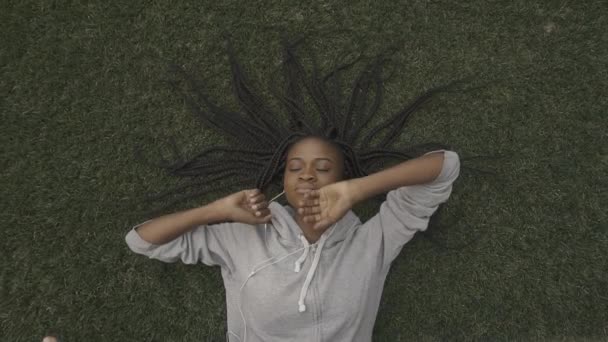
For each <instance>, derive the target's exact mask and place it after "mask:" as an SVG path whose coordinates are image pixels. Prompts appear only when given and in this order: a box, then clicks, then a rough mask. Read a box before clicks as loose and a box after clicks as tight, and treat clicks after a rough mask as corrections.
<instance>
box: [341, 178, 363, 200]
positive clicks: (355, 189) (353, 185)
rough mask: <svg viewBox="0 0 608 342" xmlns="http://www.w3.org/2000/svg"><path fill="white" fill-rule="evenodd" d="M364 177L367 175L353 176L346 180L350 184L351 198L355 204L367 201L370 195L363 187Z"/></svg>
mask: <svg viewBox="0 0 608 342" xmlns="http://www.w3.org/2000/svg"><path fill="white" fill-rule="evenodd" d="M363 178H365V177H361V178H353V179H349V180H348V181H346V182H347V184H348V189H349V193H350V198H351V201H352V205H353V206H354V205H356V204H358V203H359V202H363V201H365V200H366V199H367V197H368V196H367V195H366V194H365V190H364V187H363V185H364V181H363Z"/></svg>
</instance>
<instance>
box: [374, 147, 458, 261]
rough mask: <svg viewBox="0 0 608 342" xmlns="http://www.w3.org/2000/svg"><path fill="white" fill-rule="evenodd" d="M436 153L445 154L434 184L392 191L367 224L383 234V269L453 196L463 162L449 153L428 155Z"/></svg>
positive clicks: (447, 151)
mask: <svg viewBox="0 0 608 342" xmlns="http://www.w3.org/2000/svg"><path fill="white" fill-rule="evenodd" d="M437 152H444V158H443V166H442V169H441V172H440V173H439V175H438V176H437V178H436V179H435V180H434V181H433V182H431V183H427V184H420V185H412V186H403V187H400V188H398V189H395V190H392V191H390V192H389V193H388V194H387V197H386V201H384V202H383V203H382V205H381V206H380V211H379V213H378V214H376V215H375V216H374V217H372V218H371V219H370V220H369V222H368V223H369V224H370V225H371V227H373V229H380V230H381V233H382V245H383V260H382V265H383V268H385V269H388V267H389V266H390V264H391V263H392V262H393V260H395V258H396V257H397V255H399V253H400V252H401V249H402V248H403V245H405V244H406V243H407V242H408V241H410V240H411V239H412V237H413V236H414V234H415V233H416V232H418V231H424V230H425V229H426V228H427V226H428V223H429V219H430V217H431V215H432V214H433V213H434V212H435V211H436V210H437V207H438V206H439V204H441V203H443V202H445V201H447V200H448V198H449V197H450V194H451V193H452V183H453V182H454V181H455V180H456V178H458V175H459V173H460V159H459V157H458V154H457V153H456V152H453V151H449V150H437V151H432V152H429V153H426V154H430V153H437ZM426 154H425V155H426Z"/></svg>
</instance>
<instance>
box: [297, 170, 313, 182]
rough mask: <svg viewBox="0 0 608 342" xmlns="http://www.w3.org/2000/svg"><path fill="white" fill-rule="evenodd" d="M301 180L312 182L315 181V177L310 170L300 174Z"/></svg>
mask: <svg viewBox="0 0 608 342" xmlns="http://www.w3.org/2000/svg"><path fill="white" fill-rule="evenodd" d="M300 179H301V180H304V181H311V180H314V179H315V175H314V174H313V173H312V172H311V171H310V170H309V169H305V170H304V171H303V172H302V173H301V174H300Z"/></svg>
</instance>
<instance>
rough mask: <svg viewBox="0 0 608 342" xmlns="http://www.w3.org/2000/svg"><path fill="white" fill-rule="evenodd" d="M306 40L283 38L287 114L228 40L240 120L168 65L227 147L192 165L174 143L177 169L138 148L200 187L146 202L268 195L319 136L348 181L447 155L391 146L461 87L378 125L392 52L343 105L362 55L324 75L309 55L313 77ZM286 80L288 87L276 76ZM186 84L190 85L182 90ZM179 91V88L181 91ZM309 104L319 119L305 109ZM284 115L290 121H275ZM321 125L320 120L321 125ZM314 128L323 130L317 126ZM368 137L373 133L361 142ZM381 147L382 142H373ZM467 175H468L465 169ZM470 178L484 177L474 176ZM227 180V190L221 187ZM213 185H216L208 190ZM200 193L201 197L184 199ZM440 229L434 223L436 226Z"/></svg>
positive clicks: (280, 90) (276, 86) (369, 69)
mask: <svg viewBox="0 0 608 342" xmlns="http://www.w3.org/2000/svg"><path fill="white" fill-rule="evenodd" d="M307 39H308V37H306V36H304V37H300V38H298V39H296V40H293V41H289V40H288V39H286V38H283V39H282V41H281V45H282V56H283V57H282V58H283V60H282V63H281V65H280V66H279V68H278V69H277V70H278V71H280V73H279V72H273V73H271V80H270V81H271V82H270V83H269V84H268V86H269V89H270V90H271V93H272V95H273V96H274V97H275V98H276V99H277V100H278V103H279V105H280V106H282V107H283V109H282V110H281V111H277V110H271V109H270V106H269V105H268V104H266V102H265V101H264V100H263V98H262V97H261V96H260V95H258V94H257V93H256V92H255V91H254V90H253V88H252V87H251V85H250V82H249V81H248V79H247V77H246V74H245V71H244V70H243V69H242V67H241V64H240V63H239V61H238V58H237V57H236V52H235V51H234V48H233V46H232V44H231V42H230V40H229V39H227V44H226V49H227V54H228V56H229V63H230V70H231V74H232V85H233V90H234V95H235V97H236V99H237V101H238V103H239V105H240V108H241V110H242V112H235V111H231V110H227V109H225V108H223V107H221V106H220V105H217V104H215V103H214V102H213V101H211V99H210V98H209V97H208V95H207V93H206V90H205V87H204V86H203V85H202V83H201V82H199V81H198V80H197V79H195V77H194V76H193V75H191V74H190V73H189V72H187V71H186V70H185V69H183V68H182V67H179V66H177V65H175V64H172V65H170V69H169V71H170V73H171V74H172V75H173V76H175V77H176V78H177V79H175V80H171V81H169V82H168V83H169V85H170V86H171V88H172V89H173V90H174V91H175V92H177V93H179V94H180V95H181V96H183V98H184V100H185V101H186V104H187V105H188V106H189V108H190V110H191V111H192V112H193V114H194V115H196V116H197V117H198V118H199V119H200V121H201V123H203V125H205V126H206V127H208V128H212V129H215V130H218V131H219V132H221V133H224V134H226V135H227V136H228V137H229V138H230V139H229V140H230V143H229V145H226V146H214V147H209V148H206V149H204V150H203V151H201V152H199V153H197V154H196V155H195V156H193V157H191V158H189V159H186V158H184V157H183V155H182V153H181V152H180V151H179V149H178V148H177V146H176V145H175V143H174V141H172V144H171V150H172V153H173V155H174V161H173V162H170V161H166V160H164V158H161V162H156V163H154V162H150V161H148V160H146V159H145V158H143V153H142V151H141V148H139V147H136V149H135V156H136V158H137V159H138V160H142V161H143V162H144V163H146V164H148V165H154V166H156V167H161V168H164V169H167V170H168V171H169V173H170V174H172V175H174V176H180V177H194V178H197V180H196V181H193V182H191V183H188V184H185V185H181V186H179V187H177V188H175V189H173V190H170V191H167V192H164V193H162V194H157V195H154V196H149V197H148V198H147V199H156V200H158V199H164V198H166V197H168V196H170V195H176V194H179V195H180V196H179V197H178V198H177V199H174V200H172V201H171V202H170V203H169V205H166V206H164V207H163V208H167V207H168V206H170V205H173V204H176V203H178V202H181V201H183V200H185V199H187V198H191V197H194V196H200V195H202V194H209V193H215V192H222V193H226V192H232V191H235V190H237V189H238V188H236V187H237V186H238V187H243V186H247V187H256V188H260V189H262V190H263V191H264V190H266V189H268V188H269V187H270V186H275V185H279V186H280V184H278V183H277V182H278V180H280V179H281V176H282V174H283V172H284V168H285V165H286V160H285V157H286V155H287V152H288V151H289V149H290V148H291V146H293V144H295V143H297V142H298V141H299V140H300V139H303V138H305V137H308V136H320V137H322V138H323V139H326V140H327V141H330V142H331V143H333V144H334V145H335V146H337V147H338V148H339V150H340V151H341V152H342V155H343V156H344V173H345V175H346V176H347V177H362V176H365V175H368V174H371V173H373V172H375V171H377V170H378V167H384V165H385V164H386V163H388V162H391V161H395V160H408V159H412V158H415V157H416V156H419V155H421V154H422V153H425V152H428V151H430V150H432V149H449V148H448V147H447V146H446V145H444V144H440V143H427V144H420V145H415V146H411V147H407V148H403V147H397V146H393V145H394V143H395V141H396V140H397V138H398V137H399V136H400V135H401V134H402V133H403V129H404V127H405V126H406V124H407V122H408V119H409V118H410V117H411V115H412V114H413V113H414V112H415V111H416V110H418V109H419V108H420V107H421V106H422V105H423V104H424V103H426V102H428V101H429V100H430V99H431V98H432V97H434V96H435V95H436V94H438V93H440V92H448V91H450V90H449V89H451V88H452V87H453V85H454V84H455V83H457V82H453V83H450V84H447V85H445V86H440V87H436V88H432V89H429V90H427V91H425V92H423V93H422V94H421V95H420V96H419V97H418V98H416V99H415V100H414V101H412V102H411V103H410V104H408V105H407V106H405V107H403V108H402V109H401V110H399V111H397V112H395V113H393V114H392V115H389V116H388V117H386V116H385V117H386V118H385V119H384V120H381V121H380V123H378V124H376V125H374V124H373V123H374V122H378V120H380V118H379V117H378V118H377V116H378V115H380V112H381V111H380V108H381V104H382V100H383V88H384V87H383V83H384V79H383V77H382V73H383V69H384V66H385V64H386V63H387V61H388V60H389V58H388V57H387V56H389V55H390V54H391V53H392V52H394V51H395V50H394V49H393V50H391V49H388V50H387V51H389V50H390V51H392V52H388V53H387V52H384V53H379V54H378V55H377V56H375V57H373V58H370V59H368V61H367V62H366V63H364V67H363V68H362V70H361V71H360V72H359V73H358V74H357V75H356V76H355V78H354V83H353V84H352V88H351V89H350V91H347V92H346V93H347V94H349V93H350V96H349V97H348V99H347V101H346V103H343V102H342V88H341V79H342V76H343V75H346V72H348V71H351V70H353V68H354V66H355V65H356V64H357V63H358V62H360V61H361V60H365V59H366V58H364V57H363V54H361V53H359V54H358V55H357V56H356V57H355V58H354V59H353V58H347V57H346V56H343V58H342V60H341V64H339V65H338V66H337V67H335V68H333V69H332V70H329V71H328V72H325V73H323V72H322V71H321V70H320V68H319V65H318V61H317V58H316V55H315V54H314V53H313V51H312V49H310V48H309V49H308V55H309V57H310V60H311V63H312V72H311V75H310V76H307V72H306V69H305V67H304V65H303V63H302V61H301V59H300V57H299V54H298V53H297V51H299V49H301V47H302V46H304V47H307V46H308V45H307V43H306V42H307ZM279 74H280V75H282V79H283V83H281V82H280V81H279V77H275V76H278V75H279ZM181 81H183V83H184V84H182V83H181ZM180 85H181V86H180ZM306 97H307V98H308V99H310V100H311V103H312V104H313V107H314V109H315V110H316V112H311V110H310V108H307V107H306V105H305V98H306ZM279 112H282V113H286V117H287V121H285V119H284V118H283V117H282V116H280V115H278V114H277V113H279ZM317 119H320V120H317ZM316 122H319V123H318V124H317V123H316ZM363 132H367V133H366V134H365V135H363V134H362V133H363ZM377 140H379V142H375V141H377ZM463 169H467V167H466V166H463ZM469 169H471V170H475V171H479V172H482V171H480V170H476V169H473V168H469ZM224 179H227V180H228V181H227V182H224V183H223V184H216V183H217V182H219V181H221V180H224ZM210 184H212V185H210ZM197 187H201V190H198V191H196V190H194V191H189V192H187V193H185V194H184V192H185V191H187V190H190V189H196V188H197ZM433 222H434V221H433Z"/></svg>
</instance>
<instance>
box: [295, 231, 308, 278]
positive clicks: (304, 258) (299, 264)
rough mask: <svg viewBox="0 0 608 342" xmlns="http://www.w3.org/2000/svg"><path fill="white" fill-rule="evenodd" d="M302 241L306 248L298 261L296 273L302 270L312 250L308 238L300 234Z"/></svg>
mask: <svg viewBox="0 0 608 342" xmlns="http://www.w3.org/2000/svg"><path fill="white" fill-rule="evenodd" d="M300 241H302V244H303V245H304V247H305V248H304V253H303V254H302V256H301V257H300V258H299V259H298V260H297V261H296V266H295V269H294V271H295V272H296V273H298V272H300V270H301V269H302V263H303V262H304V260H306V257H307V256H308V250H309V249H310V248H309V247H310V244H309V243H308V240H306V238H305V237H304V235H302V234H300Z"/></svg>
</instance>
